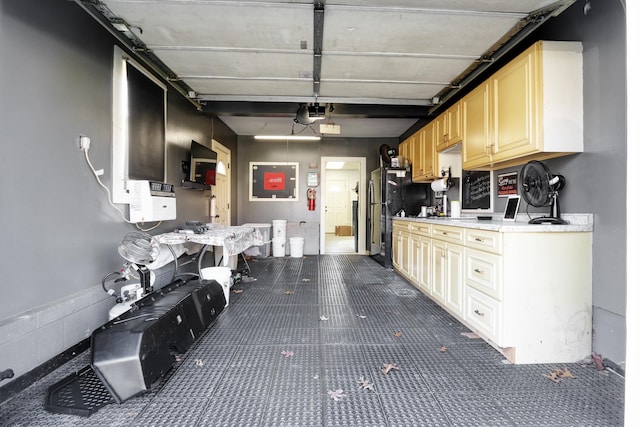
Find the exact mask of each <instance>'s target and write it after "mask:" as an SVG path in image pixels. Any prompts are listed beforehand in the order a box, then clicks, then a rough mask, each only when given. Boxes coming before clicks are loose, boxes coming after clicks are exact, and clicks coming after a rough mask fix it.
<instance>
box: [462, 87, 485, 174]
mask: <svg viewBox="0 0 640 427" xmlns="http://www.w3.org/2000/svg"><path fill="white" fill-rule="evenodd" d="M462 110H463V111H462V118H463V119H462V120H463V126H462V139H463V142H462V167H463V169H472V168H474V167H476V166H483V165H486V164H488V163H490V162H491V156H490V154H489V138H490V128H489V111H490V110H489V83H488V82H485V83H483V84H481V85H480V86H478V87H477V88H476V89H474V90H473V91H472V92H470V93H469V94H468V95H467V96H465V97H464V98H463V99H462Z"/></svg>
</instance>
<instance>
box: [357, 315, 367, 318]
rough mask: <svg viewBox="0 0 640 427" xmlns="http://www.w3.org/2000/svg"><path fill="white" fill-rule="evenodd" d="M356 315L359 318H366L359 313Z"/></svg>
mask: <svg viewBox="0 0 640 427" xmlns="http://www.w3.org/2000/svg"><path fill="white" fill-rule="evenodd" d="M357 316H358V317H359V318H361V319H366V318H367V316H363V315H361V314H358V315H357Z"/></svg>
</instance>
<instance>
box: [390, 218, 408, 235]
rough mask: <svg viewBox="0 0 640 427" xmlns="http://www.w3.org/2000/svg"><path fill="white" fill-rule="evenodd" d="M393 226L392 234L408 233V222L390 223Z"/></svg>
mask: <svg viewBox="0 0 640 427" xmlns="http://www.w3.org/2000/svg"><path fill="white" fill-rule="evenodd" d="M392 224H393V232H394V233H398V232H403V231H404V232H407V233H408V232H409V221H400V220H394V221H393V222H392Z"/></svg>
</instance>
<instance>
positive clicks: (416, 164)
mask: <svg viewBox="0 0 640 427" xmlns="http://www.w3.org/2000/svg"><path fill="white" fill-rule="evenodd" d="M421 138H422V134H421V133H420V131H418V132H416V133H415V134H414V135H413V136H411V138H410V144H409V146H410V148H411V178H413V180H414V181H419V180H420V179H421V178H422V177H423V176H424V165H423V162H424V158H423V154H422V147H423V143H422V141H420V139H421Z"/></svg>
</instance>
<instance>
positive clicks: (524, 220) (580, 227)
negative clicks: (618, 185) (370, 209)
mask: <svg viewBox="0 0 640 427" xmlns="http://www.w3.org/2000/svg"><path fill="white" fill-rule="evenodd" d="M486 215H487V216H492V217H493V219H492V220H478V219H477V215H473V216H464V215H463V216H462V217H460V218H449V217H429V218H418V217H399V216H394V217H393V220H394V221H395V220H398V221H412V222H424V223H428V224H441V225H449V226H455V227H464V228H474V229H478V230H489V231H500V232H516V233H537V232H552V233H553V232H555V233H566V232H589V231H593V214H563V215H562V219H564V220H565V221H567V222H568V224H529V217H528V216H527V215H526V214H518V216H517V218H516V221H503V220H502V219H501V218H502V214H501V213H488V214H486ZM542 215H543V214H540V213H538V214H532V215H531V217H532V218H536V217H538V216H542Z"/></svg>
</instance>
